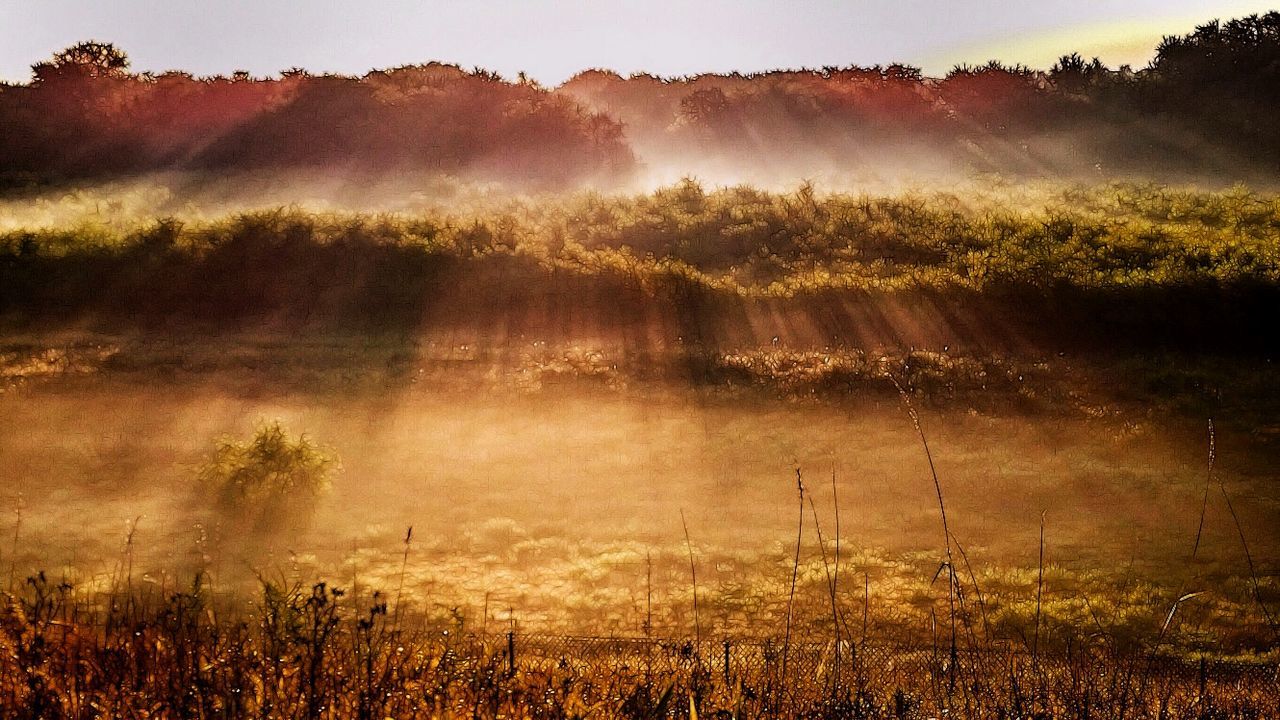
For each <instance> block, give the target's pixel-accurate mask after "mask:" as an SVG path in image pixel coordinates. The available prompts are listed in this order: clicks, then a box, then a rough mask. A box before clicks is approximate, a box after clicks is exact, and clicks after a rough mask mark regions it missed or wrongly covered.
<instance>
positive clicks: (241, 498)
mask: <svg viewBox="0 0 1280 720" xmlns="http://www.w3.org/2000/svg"><path fill="white" fill-rule="evenodd" d="M337 468H338V459H337V456H336V455H334V454H333V453H332V452H331V451H330V450H328V449H327V448H324V447H321V446H319V445H317V444H315V443H313V442H312V441H311V440H309V439H308V438H307V437H306V436H305V435H298V436H296V437H295V436H292V435H291V434H290V433H289V432H288V430H286V429H285V428H284V426H283V425H281V424H280V422H279V421H278V420H277V421H272V422H269V423H264V424H262V425H261V426H259V427H258V429H257V431H256V432H255V433H254V435H253V437H252V438H250V439H248V440H236V439H234V438H223V439H222V440H221V441H219V443H218V447H217V449H216V450H215V451H214V452H213V454H212V456H211V457H210V458H209V460H208V461H207V462H206V463H205V464H204V465H203V466H202V467H201V469H200V473H199V480H200V486H201V490H202V491H203V493H204V494H205V495H206V496H207V497H208V498H209V500H210V501H211V505H212V509H213V512H214V513H215V516H216V517H215V521H216V522H217V523H218V524H219V525H221V526H222V527H223V529H225V530H236V531H247V532H250V533H253V534H254V535H258V536H262V535H273V534H276V533H279V532H281V531H283V530H288V529H294V530H297V529H302V528H303V527H305V525H306V524H307V523H308V522H309V521H310V519H311V516H312V514H313V512H314V510H315V506H316V503H317V502H318V501H319V500H320V498H321V497H322V496H323V494H324V493H325V491H327V490H328V488H329V484H330V481H331V479H332V476H333V473H334V472H335V471H336V470H337Z"/></svg>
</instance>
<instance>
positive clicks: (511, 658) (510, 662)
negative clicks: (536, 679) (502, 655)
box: [507, 630, 516, 675]
mask: <svg viewBox="0 0 1280 720" xmlns="http://www.w3.org/2000/svg"><path fill="white" fill-rule="evenodd" d="M515 674H516V631H515V630H512V631H510V632H508V633H507V675H515Z"/></svg>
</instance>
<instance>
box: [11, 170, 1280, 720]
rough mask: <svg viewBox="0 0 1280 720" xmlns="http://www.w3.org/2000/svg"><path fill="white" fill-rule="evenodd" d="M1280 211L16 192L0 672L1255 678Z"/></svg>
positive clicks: (867, 698)
mask: <svg viewBox="0 0 1280 720" xmlns="http://www.w3.org/2000/svg"><path fill="white" fill-rule="evenodd" d="M1277 238H1280V198H1278V197H1277V196H1275V195H1273V194H1269V193H1265V192H1255V191H1251V190H1248V189H1245V188H1242V187H1236V188H1228V189H1221V190H1212V191H1211V190H1197V189H1179V188H1171V187H1164V186H1157V185H1134V184H1111V185H1101V186H1095V187H1088V186H1063V185H1019V186H1008V185H1002V184H1001V183H999V182H998V180H995V179H993V180H992V181H991V182H989V183H986V184H983V185H975V186H973V187H969V188H963V189H956V190H953V191H948V192H943V191H932V190H930V191H925V190H919V191H901V192H896V193H891V194H878V195H871V194H866V195H864V194H851V193H828V192H820V191H819V190H817V189H815V188H813V187H811V186H803V187H800V188H799V189H797V190H795V191H792V192H786V193H774V192H765V191H761V190H756V189H752V188H747V187H739V188H728V189H706V188H703V187H701V186H699V185H698V184H696V183H694V182H685V183H682V184H679V185H676V186H672V187H668V188H663V189H659V190H656V191H653V192H650V193H645V194H639V195H633V196H614V195H599V194H591V193H582V194H576V195H563V196H546V197H509V196H508V197H500V196H497V195H474V196H473V195H468V194H467V192H466V191H465V190H461V189H457V190H456V192H455V193H454V194H452V195H449V196H447V198H446V199H444V200H440V199H435V200H427V199H425V198H423V199H420V200H416V201H413V202H410V203H407V204H400V205H395V206H388V207H386V208H385V209H378V210H377V211H367V212H355V211H352V210H350V209H347V208H345V207H342V206H337V205H333V204H329V205H324V206H321V205H313V204H308V203H301V204H298V205H292V206H288V207H284V208H282V209H281V208H276V209H272V208H267V209H263V208H261V207H257V206H254V205H252V204H245V203H232V202H228V201H226V200H225V199H217V200H213V199H209V198H201V197H198V196H196V197H180V196H178V195H175V194H174V193H172V192H170V191H167V190H164V189H163V188H161V187H159V186H156V187H150V188H149V189H148V187H147V186H145V185H142V184H137V185H133V186H130V187H123V186H122V187H118V188H116V189H107V190H95V191H89V190H86V191H83V192H80V193H69V194H64V195H59V196H57V197H24V198H11V199H9V200H7V201H5V204H4V205H3V212H2V213H0V327H2V328H3V335H2V337H0V457H3V458H4V459H5V462H4V463H3V465H2V466H0V488H3V490H0V503H4V504H5V506H6V509H7V510H9V511H10V512H8V513H7V514H6V516H5V518H4V519H3V520H0V538H4V540H2V541H0V572H3V573H7V576H5V577H0V580H3V581H4V582H3V584H4V585H5V586H6V587H7V593H6V594H5V598H6V601H7V604H6V608H7V609H6V610H4V614H3V615H2V616H0V693H7V695H4V694H0V698H6V697H7V698H8V701H7V702H0V706H4V707H9V708H21V709H20V710H18V711H16V712H11V715H13V716H15V717H19V716H23V714H24V713H25V714H26V715H28V716H30V715H32V714H35V715H39V714H40V712H44V713H45V714H46V715H47V716H50V717H54V716H58V714H59V713H66V714H70V715H73V716H91V715H93V714H94V713H95V712H96V713H98V714H107V715H113V714H114V715H128V714H141V713H143V711H144V709H145V708H148V707H150V708H153V709H154V712H155V713H158V714H160V715H200V714H203V715H204V716H219V715H221V716H241V715H245V714H260V715H263V716H278V717H317V716H366V717H382V716H386V715H390V716H395V717H401V716H440V715H456V716H461V715H463V714H467V715H476V716H483V717H496V716H499V715H503V716H506V714H508V713H511V712H515V709H516V708H521V710H520V711H519V713H517V714H523V715H527V716H531V717H532V716H538V717H541V716H546V717H569V716H585V715H586V714H588V712H593V713H594V715H593V716H624V717H657V716H671V715H676V716H681V717H684V716H689V715H692V714H693V712H695V711H691V707H696V708H697V710H696V712H700V713H701V714H703V715H706V716H713V715H716V713H717V712H724V713H731V714H733V716H735V717H738V716H743V715H744V714H745V715H749V716H757V715H769V714H776V715H796V714H803V713H809V714H812V715H814V716H829V717H846V716H847V717H927V716H931V715H930V713H939V712H942V711H943V710H944V709H945V710H948V712H949V714H959V715H961V716H966V717H967V716H974V717H979V716H991V717H996V716H1001V715H999V713H1000V712H1004V713H1005V715H1003V716H1019V717H1022V716H1038V717H1050V716H1051V717H1081V718H1083V717H1094V716H1103V717H1113V716H1114V717H1120V716H1125V717H1266V716H1267V715H1268V713H1273V712H1275V711H1276V708H1275V707H1274V698H1275V697H1276V693H1275V684H1274V682H1275V680H1274V678H1275V675H1274V663H1275V661H1276V657H1275V640H1276V624H1275V619H1274V618H1275V613H1276V612H1277V609H1276V608H1277V603H1278V602H1280V584H1278V581H1277V578H1278V577H1280V574H1278V573H1280V565H1278V564H1277V558H1280V536H1278V535H1277V534H1276V532H1275V529H1274V528H1275V527H1277V526H1278V525H1277V521H1280V489H1278V487H1280V486H1277V484H1276V475H1275V470H1274V468H1275V467H1276V460H1278V459H1280V446H1278V445H1277V438H1278V437H1280V426H1278V425H1277V424H1276V423H1277V421H1276V418H1277V417H1280V414H1277V411H1278V410H1280V407H1278V405H1280V393H1277V391H1276V388H1277V387H1280V384H1277V381H1278V380H1280V378H1278V377H1277V372H1276V368H1275V365H1274V362H1273V360H1274V353H1275V350H1276V336H1275V334H1274V331H1272V330H1271V329H1270V328H1271V324H1272V319H1273V317H1274V316H1275V312H1276V310H1278V309H1280V294H1278V290H1280V286H1278V285H1277V282H1278V280H1280V278H1278V273H1280V241H1278V240H1277ZM277 421H279V423H280V424H279V425H276V424H275V423H276V422H277ZM1211 422H1212V426H1210V423H1211ZM277 428H278V429H279V431H278V432H277ZM922 441H927V449H926V447H925V443H924V442H922ZM798 478H799V479H801V480H802V481H803V484H804V487H805V491H804V495H803V496H802V497H798V496H797V479H798ZM940 503H941V505H940ZM943 507H945V512H946V525H945V531H944V525H943V524H942V518H941V517H940V512H939V511H940V509H942V508H943ZM410 528H412V530H411V531H410V530H409V529H410ZM797 535H799V537H797ZM41 571H43V572H44V575H43V576H41V575H40V574H39V573H40V572H41ZM28 576H30V577H31V578H32V580H30V581H25V582H24V579H25V578H27V577H28ZM41 578H43V579H41ZM320 581H323V582H325V583H326V584H325V585H324V586H322V587H321V586H316V587H315V588H313V587H312V586H313V584H314V583H316V582H320ZM193 583H195V584H194V585H193ZM335 590H340V592H341V594H337V593H335ZM695 598H696V599H695ZM784 629H785V635H784ZM445 631H448V632H449V633H450V635H448V636H445V635H441V633H443V632H445ZM507 632H515V633H516V636H517V637H518V638H526V639H527V644H522V645H521V646H520V647H521V648H527V652H526V651H525V650H524V649H522V650H520V651H518V655H517V659H518V662H516V663H514V664H513V663H512V660H511V658H510V657H509V655H506V654H504V653H507V652H508V648H507V647H506V644H505V643H506V636H505V633H507ZM547 633H558V634H561V635H563V634H569V635H592V636H620V637H633V638H645V637H649V638H662V639H664V641H667V640H669V641H670V643H673V644H668V645H666V646H654V647H655V648H656V649H654V650H652V651H650V652H649V657H650V659H652V657H653V656H654V654H655V653H656V655H657V656H658V657H659V658H662V659H663V662H667V663H668V665H671V664H672V663H674V665H671V667H668V671H667V672H665V674H659V676H657V677H655V675H653V674H651V673H649V672H646V671H645V668H644V667H643V666H642V665H640V664H638V663H639V660H638V659H637V658H638V657H639V656H637V655H634V654H633V655H628V654H627V653H628V652H631V651H626V652H624V651H622V650H618V649H617V648H612V649H609V648H606V649H605V650H599V652H597V655H599V656H601V657H605V658H612V659H611V660H600V661H599V664H596V665H591V664H587V665H583V664H581V663H585V662H587V660H585V659H584V658H587V657H589V656H590V654H589V653H587V651H586V650H582V649H581V648H579V646H577V645H564V646H555V647H552V648H551V649H546V647H547V641H546V639H545V634H547ZM130 637H133V638H137V639H136V640H131V639H130ZM539 637H543V640H537V638H539ZM725 639H728V640H730V641H731V642H732V643H734V644H735V645H734V646H735V647H739V648H741V649H740V650H735V651H734V652H742V653H745V655H744V656H743V657H747V656H750V657H757V656H758V657H759V658H760V659H759V660H758V661H752V662H755V663H756V664H754V665H751V668H752V669H751V671H750V673H748V672H747V670H745V669H743V670H741V672H742V673H743V674H742V675H734V672H737V671H734V670H733V667H732V666H733V663H730V665H731V668H730V670H731V672H730V675H732V676H733V677H730V678H727V679H726V678H725V677H723V674H724V673H723V662H721V658H720V656H719V655H717V654H716V653H718V652H720V650H721V646H720V645H719V643H720V642H721V641H722V640H725ZM689 640H693V641H696V642H694V643H693V644H692V645H690V646H689V648H690V649H689V650H688V651H682V650H681V648H682V647H684V646H683V645H682V643H684V642H685V641H689ZM521 642H525V641H524V640H522V641H521ZM566 642H567V641H566ZM766 642H768V643H773V644H768V645H767V644H766ZM539 643H541V645H540V644H539ZM784 643H785V645H786V647H788V648H790V647H791V645H792V643H794V646H795V648H796V650H795V653H796V655H795V656H794V657H795V658H801V657H804V658H810V660H805V661H804V662H812V663H814V664H813V665H812V667H815V668H827V669H828V670H824V672H830V673H832V675H831V677H832V678H833V679H831V680H830V682H826V684H821V683H820V684H819V685H818V686H817V690H814V687H811V686H808V685H805V686H804V687H806V688H808V689H807V690H804V691H803V692H802V691H801V690H800V689H799V688H801V686H802V683H800V681H799V680H798V679H796V680H792V679H787V678H791V677H792V676H793V675H794V674H795V673H797V672H798V670H797V666H796V665H794V664H793V665H792V666H791V667H790V669H788V668H787V667H786V663H788V662H794V663H800V662H801V660H799V659H796V660H794V661H791V660H784V659H783V657H784V655H783V654H779V652H780V648H781V647H782V646H783V644H784ZM840 643H845V644H843V645H841V644H840ZM539 647H542V648H543V650H538V648H539ZM584 647H585V646H584ZM611 647H612V646H610V648H611ZM646 647H647V646H646ZM953 647H954V648H955V655H956V658H958V657H959V655H960V653H968V654H966V655H965V657H966V658H970V657H978V658H982V660H980V661H973V660H965V661H964V662H960V661H959V660H957V659H955V658H953V657H952V648H953ZM556 648H559V649H556ZM565 648H568V649H565ZM814 648H826V649H825V650H823V649H814ZM835 648H842V649H841V650H840V651H839V654H838V655H837V654H836V650H835ZM855 648H856V649H855ZM870 648H879V650H876V652H879V653H881V655H880V656H879V657H881V658H882V660H880V661H877V662H876V663H874V664H872V663H870V661H869V660H868V661H867V662H866V663H864V664H861V665H860V664H858V663H856V662H854V661H853V659H852V658H853V657H854V656H855V655H856V653H859V652H861V653H864V654H865V655H866V656H867V657H871V650H870ZM904 648H908V649H904ZM891 650H892V652H895V653H904V654H903V655H901V657H900V658H898V659H896V660H895V659H893V658H894V657H896V656H892V653H890V651H891ZM592 652H596V651H592ZM911 652H916V653H923V654H917V655H910V653H911ZM752 653H755V654H752ZM770 653H772V654H770ZM884 653H890V655H888V656H886V655H884ZM786 656H787V657H791V656H790V650H788V651H787V653H786ZM275 657H279V658H283V659H282V660H281V661H280V662H278V663H276V662H268V660H267V658H275ZM591 657H594V656H591ZM734 657H735V658H736V657H737V655H734ZM814 657H818V658H819V659H818V660H813V659H812V658H814ZM837 657H841V658H843V661H841V662H837V661H836V660H835V658H837ZM886 657H887V658H888V659H884V658H886ZM146 658H154V664H152V665H147V664H146V663H147V662H152V661H151V660H146ZM195 658H198V661H197V660H195ZM911 658H914V659H911ZM1201 658H1206V662H1211V663H1214V664H1213V665H1212V672H1208V673H1207V677H1206V680H1205V685H1204V687H1203V688H1202V687H1201V686H1200V684H1199V680H1198V677H1199V675H1198V674H1197V673H1198V672H1199V671H1198V669H1197V668H1198V665H1197V664H1196V663H1198V662H1199V660H1200V659H1201ZM575 662H578V663H579V664H577V665H575V664H574V663H575ZM743 662H746V660H743ZM1224 662H1230V663H1234V664H1227V665H1224V664H1223V663H1224ZM913 663H915V664H913ZM1184 663H1190V664H1189V665H1188V664H1184ZM605 666H607V667H608V668H609V670H608V671H605V670H602V669H601V668H602V667H605ZM623 666H625V669H623ZM890 666H891V667H898V668H899V669H898V670H897V671H894V672H888V671H885V670H884V668H885V667H890ZM743 667H744V668H745V666H743ZM804 667H806V668H809V667H811V666H810V665H805V666H804ZM69 668H76V669H75V670H71V669H69ZM902 668H915V669H913V670H910V671H907V670H903V669H902ZM1233 673H1234V674H1233ZM1268 673H1270V674H1268ZM606 675H608V676H609V677H608V678H606V677H605V676H606ZM129 684H132V685H133V686H134V687H135V688H137V689H138V692H136V693H132V694H129V695H128V696H125V695H120V694H118V693H117V694H115V695H113V694H112V692H113V690H112V688H118V687H123V686H127V685H129ZM143 687H146V688H147V690H146V692H142V690H141V688H143ZM192 688H195V689H192ZM785 688H793V690H786V689H785ZM535 696H536V697H539V698H543V700H544V701H545V704H539V703H538V702H534V700H533V698H534V697H535ZM375 697H376V698H377V700H376V701H375V700H374V698H375ZM690 698H692V700H691V699H690ZM42 703H43V704H42ZM148 703H149V705H148ZM237 703H239V704H237ZM966 703H968V704H967V705H966ZM1268 703H1269V704H1268ZM41 708H45V710H40V709H41ZM93 708H97V709H96V710H95V709H93ZM155 708H159V709H155ZM592 708H594V710H592ZM1090 708H1092V709H1090ZM1118 708H1125V709H1118ZM3 712H6V711H4V710H0V714H3ZM1037 713H1038V715H1037ZM1091 713H1093V714H1091Z"/></svg>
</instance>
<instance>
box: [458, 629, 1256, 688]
mask: <svg viewBox="0 0 1280 720" xmlns="http://www.w3.org/2000/svg"><path fill="white" fill-rule="evenodd" d="M471 647H472V648H473V649H480V648H483V649H484V650H485V651H487V652H493V653H500V655H501V658H502V663H503V665H504V666H505V667H506V668H507V670H508V672H511V673H519V672H525V673H530V672H533V673H536V672H552V671H554V672H555V673H557V674H559V675H564V674H571V675H575V676H579V677H623V676H626V677H633V678H635V677H641V678H651V679H656V680H655V681H656V682H659V683H665V684H668V685H670V684H674V685H677V686H682V687H691V688H701V689H702V691H704V692H724V691H728V692H738V691H742V689H743V688H749V689H750V691H753V692H759V691H768V690H770V689H774V690H777V691H779V692H781V693H783V694H785V696H786V697H787V699H788V701H789V702H791V703H795V702H806V701H807V702H813V701H818V700H821V699H823V698H830V697H848V696H856V695H857V694H858V693H860V692H865V691H870V690H873V689H874V691H875V692H878V693H881V694H884V693H886V692H887V693H893V692H895V691H899V690H906V689H910V691H911V692H913V693H915V694H916V695H920V694H925V695H932V696H934V698H935V699H936V700H937V701H938V702H937V703H936V704H938V705H942V704H946V703H944V702H942V701H943V700H944V699H946V698H962V697H963V696H965V695H967V694H969V693H996V692H999V693H1004V694H1015V695H1016V694H1025V695H1026V696H1027V697H1028V698H1031V697H1035V696H1036V695H1044V696H1048V695H1050V694H1058V695H1062V694H1066V691H1070V694H1071V695H1072V696H1075V697H1090V696H1092V697H1095V698H1097V700H1098V701H1099V702H1107V701H1112V700H1114V699H1115V698H1117V697H1128V696H1130V695H1132V696H1134V697H1139V696H1141V697H1156V698H1161V697H1163V698H1169V697H1174V696H1182V697H1194V698H1207V697H1211V696H1213V697H1218V698H1223V697H1229V696H1232V695H1236V694H1240V693H1249V694H1251V696H1253V695H1257V694H1262V695H1263V696H1267V695H1270V696H1272V697H1277V698H1280V664H1277V663H1275V662H1263V661H1258V662H1247V661H1240V660H1226V659H1220V658H1213V657H1210V656H1208V655H1203V656H1184V655H1178V656H1175V655H1171V654H1158V653H1152V652H1140V651H1135V652H1129V653H1119V652H1106V651H1089V652H1080V651H1067V652H1054V653H1043V654H1038V653H1033V652H1030V651H1028V650H1026V649H1023V648H1019V647H1017V646H1011V645H1006V644H995V643H993V644H990V645H989V646H986V647H982V648H979V649H962V648H954V649H953V648H951V647H950V646H949V645H945V644H943V645H939V646H932V647H930V646H923V647H921V646H908V645H893V644H871V643H858V642H848V641H840V642H838V643H837V642H836V641H835V640H830V641H827V642H813V641H808V640H801V641H791V642H787V641H785V640H783V639H755V638H749V639H748V638H719V639H714V640H708V639H704V640H701V641H695V640H692V639H688V640H686V639H671V638H644V637H640V638H636V637H591V636H571V635H548V634H523V633H515V632H512V633H507V634H504V635H498V636H490V637H487V638H477V639H476V642H475V644H474V645H472V646H471ZM464 652H465V651H464Z"/></svg>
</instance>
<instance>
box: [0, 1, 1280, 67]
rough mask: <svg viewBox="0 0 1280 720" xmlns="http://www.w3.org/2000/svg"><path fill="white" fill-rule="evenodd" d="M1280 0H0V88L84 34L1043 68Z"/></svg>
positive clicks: (143, 62)
mask: <svg viewBox="0 0 1280 720" xmlns="http://www.w3.org/2000/svg"><path fill="white" fill-rule="evenodd" d="M1277 6H1280V0H1272V1H1271V2H1270V3H1268V2H1256V1H1251V0H1222V1H1220V2H1215V1H1213V0H1198V1H1197V0H1127V1H1124V2H1122V1H1120V0H1022V1H1021V2H1009V1H1008V0H973V1H970V2H965V1H963V0H950V1H948V0H898V1H896V2H888V1H886V2H866V1H861V0H853V1H846V2H836V1H834V0H826V1H819V0H789V1H785V2H764V1H763V0H738V1H736V2H731V1H729V0H713V1H711V2H698V3H694V2H684V3H681V2H671V1H662V2H625V1H620V0H613V1H610V2H604V1H596V2H591V1H589V0H571V1H564V2H548V1H545V0H525V1H524V2H520V1H518V0H501V1H499V0H489V1H485V0H471V1H470V2H466V1H462V0H457V1H455V0H348V1H347V2H337V1H333V0H251V1H245V0H227V1H223V2H215V1H213V0H205V1H202V2H191V1H186V2H184V1H183V0H110V1H105V0H0V79H3V80H9V81H25V80H27V79H28V78H29V76H30V65H31V64H32V63H34V62H37V61H39V60H42V59H44V58H47V57H48V56H50V55H51V54H53V53H54V52H55V51H57V50H59V49H61V48H63V47H66V46H68V45H71V44H73V43H75V42H78V41H80V40H87V39H95V40H103V41H110V42H114V43H115V44H116V45H118V46H120V47H121V48H122V49H124V50H125V51H126V52H127V53H128V54H129V56H130V58H131V59H132V61H133V69H134V70H137V71H142V70H153V71H163V70H169V69H181V70H187V71H190V72H193V73H195V74H197V75H211V74H227V73H230V72H233V71H235V70H241V69H243V70H248V71H250V72H251V73H253V74H254V75H268V74H275V73H278V72H279V71H281V70H284V69H286V68H289V67H294V66H297V67H304V68H306V69H308V70H311V71H313V72H340V73H345V74H356V75H359V74H363V73H364V72H365V71H367V70H369V69H372V68H385V67H392V66H395V65H402V64H409V63H420V62H427V61H430V60H441V61H445V62H452V63H458V64H460V65H463V66H464V67H468V68H469V67H472V66H481V67H485V68H488V69H491V70H496V71H498V72H500V73H502V74H503V75H506V76H508V77H513V76H515V74H516V72H517V71H520V70H524V71H525V72H527V73H528V74H529V75H530V76H531V77H534V78H536V79H538V80H539V81H541V82H543V83H545V84H549V85H554V84H558V83H560V82H562V81H564V80H565V79H567V78H568V77H570V76H571V75H573V74H574V73H575V72H577V71H579V70H582V69H586V68H592V67H605V68H611V69H614V70H617V71H619V72H622V73H624V74H628V73H631V72H638V71H647V72H652V73H655V74H660V75H684V74H691V73H697V72H725V71H730V70H742V71H753V70H764V69H772V68H789V67H801V66H807V67H818V66H822V65H849V64H858V65H873V64H876V63H881V64H887V63H890V62H895V61H897V62H905V63H909V64H913V65H921V66H923V67H924V69H925V71H926V73H928V74H931V75H941V74H945V73H946V71H947V70H948V69H949V68H950V67H951V66H953V65H955V64H957V63H962V62H966V63H971V64H977V63H981V62H984V61H986V60H988V59H991V58H998V59H1000V60H1002V61H1006V62H1021V63H1024V64H1027V65H1030V66H1032V67H1041V68H1047V67H1048V66H1049V65H1051V64H1052V63H1053V61H1054V59H1055V58H1056V57H1058V56H1059V55H1061V54H1063V53H1066V52H1069V51H1072V50H1077V51H1079V52H1080V53H1081V54H1083V55H1085V56H1086V57H1089V56H1093V55H1097V56H1099V57H1101V58H1102V60H1103V61H1104V62H1106V63H1107V64H1109V65H1112V66H1117V65H1119V64H1122V63H1128V64H1132V65H1133V66H1134V67H1135V68H1136V67H1140V66H1142V65H1145V64H1146V63H1147V61H1148V60H1149V59H1150V57H1151V54H1152V49H1153V48H1154V46H1155V44H1156V43H1157V42H1159V40H1160V37H1161V36H1162V35H1165V34H1180V33H1185V32H1189V31H1190V30H1192V29H1193V27H1194V26H1195V25H1196V24H1198V23H1202V22H1205V21H1208V20H1210V19H1213V18H1215V17H1216V18H1223V19H1226V18H1230V17H1238V16H1240V15H1247V14H1249V13H1254V12H1265V11H1267V10H1269V9H1274V8H1276V7H1277Z"/></svg>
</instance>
